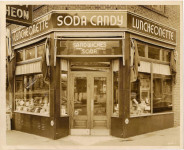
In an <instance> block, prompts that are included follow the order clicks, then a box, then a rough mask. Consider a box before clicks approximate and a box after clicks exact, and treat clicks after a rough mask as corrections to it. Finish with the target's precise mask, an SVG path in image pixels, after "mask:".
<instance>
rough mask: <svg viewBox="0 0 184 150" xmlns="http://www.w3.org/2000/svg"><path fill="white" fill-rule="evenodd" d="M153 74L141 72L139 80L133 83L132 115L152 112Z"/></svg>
mask: <svg viewBox="0 0 184 150" xmlns="http://www.w3.org/2000/svg"><path fill="white" fill-rule="evenodd" d="M150 85H151V76H150V74H144V73H139V75H138V80H137V81H136V82H132V83H131V101H130V116H141V115H146V114H150V113H151V96H150V95H151V94H150V93H151V92H150V89H151V88H150V87H151V86H150Z"/></svg>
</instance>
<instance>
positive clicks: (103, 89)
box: [94, 77, 107, 116]
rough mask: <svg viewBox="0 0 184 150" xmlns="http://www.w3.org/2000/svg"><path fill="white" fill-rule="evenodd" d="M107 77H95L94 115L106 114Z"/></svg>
mask: <svg viewBox="0 0 184 150" xmlns="http://www.w3.org/2000/svg"><path fill="white" fill-rule="evenodd" d="M106 99H107V79H106V78H104V77H95V78H94V115H96V116H102V115H103V116H104V115H106Z"/></svg>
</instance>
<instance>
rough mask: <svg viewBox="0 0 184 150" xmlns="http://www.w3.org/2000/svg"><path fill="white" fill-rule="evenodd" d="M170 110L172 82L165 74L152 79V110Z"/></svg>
mask: <svg viewBox="0 0 184 150" xmlns="http://www.w3.org/2000/svg"><path fill="white" fill-rule="evenodd" d="M171 110H172V82H171V79H170V78H169V77H167V76H160V77H157V76H156V75H155V77H154V79H153V112H154V113H157V112H165V111H171Z"/></svg>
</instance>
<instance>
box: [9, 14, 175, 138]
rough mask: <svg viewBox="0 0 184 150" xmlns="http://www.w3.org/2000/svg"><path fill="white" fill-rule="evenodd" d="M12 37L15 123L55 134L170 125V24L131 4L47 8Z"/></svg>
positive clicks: (126, 132)
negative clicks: (106, 8) (128, 7)
mask: <svg viewBox="0 0 184 150" xmlns="http://www.w3.org/2000/svg"><path fill="white" fill-rule="evenodd" d="M12 37H13V46H14V50H15V55H16V62H17V63H16V71H15V78H14V83H15V86H14V94H13V95H14V101H13V106H14V107H13V108H14V110H13V129H15V130H19V131H23V132H28V133H32V134H37V135H41V136H45V137H49V138H52V139H58V138H61V137H64V136H67V135H70V134H71V135H113V136H117V137H129V136H133V135H138V134H143V133H146V132H151V131H155V130H160V129H164V128H169V127H172V126H173V124H174V113H173V111H172V105H173V101H172V85H173V84H174V76H175V73H176V70H175V62H176V59H175V57H174V56H175V55H174V54H175V50H174V49H175V45H176V31H175V30H174V29H172V28H169V27H167V26H164V25H162V24H160V23H157V22H154V21H152V20H149V19H147V18H144V17H141V16H139V15H137V14H134V13H132V12H128V11H51V12H49V13H47V14H45V15H44V16H42V17H40V18H38V19H36V20H35V21H34V24H33V25H32V26H29V27H25V28H21V29H16V30H15V31H13V33H12Z"/></svg>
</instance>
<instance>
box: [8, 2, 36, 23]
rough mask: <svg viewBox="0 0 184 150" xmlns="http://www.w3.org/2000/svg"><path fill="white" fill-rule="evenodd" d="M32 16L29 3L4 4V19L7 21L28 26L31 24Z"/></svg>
mask: <svg viewBox="0 0 184 150" xmlns="http://www.w3.org/2000/svg"><path fill="white" fill-rule="evenodd" d="M32 16H33V12H32V6H31V5H6V21H7V22H9V23H14V24H19V25H24V26H29V25H31V24H32V19H33V17H32Z"/></svg>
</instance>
